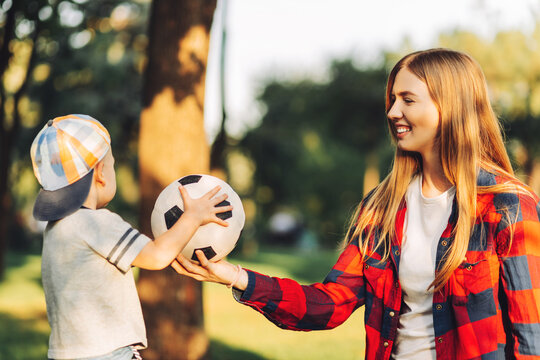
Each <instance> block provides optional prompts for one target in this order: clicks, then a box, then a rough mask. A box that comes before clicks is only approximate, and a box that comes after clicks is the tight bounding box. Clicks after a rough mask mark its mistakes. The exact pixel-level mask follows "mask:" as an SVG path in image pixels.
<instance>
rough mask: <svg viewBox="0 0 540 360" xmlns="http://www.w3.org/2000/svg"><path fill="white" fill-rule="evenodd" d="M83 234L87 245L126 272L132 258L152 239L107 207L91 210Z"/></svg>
mask: <svg viewBox="0 0 540 360" xmlns="http://www.w3.org/2000/svg"><path fill="white" fill-rule="evenodd" d="M81 218H83V219H84V220H83V221H82V224H81V229H80V231H81V234H86V235H83V237H84V240H85V241H86V243H87V244H88V246H89V247H90V248H91V249H92V250H94V251H95V252H96V253H98V254H99V255H101V256H103V257H104V258H106V259H107V261H109V262H110V263H111V264H113V265H114V266H116V267H117V268H118V269H119V270H120V271H122V272H124V273H125V272H127V271H128V270H129V269H130V267H131V264H132V263H133V260H135V258H136V257H137V255H139V253H140V252H141V250H142V249H143V248H144V247H145V246H146V244H148V242H149V241H151V239H150V238H149V237H147V236H146V235H144V234H141V233H140V232H139V231H138V230H137V229H135V228H133V227H132V226H131V225H130V224H129V223H128V222H126V221H124V220H123V219H122V218H121V217H120V216H119V215H118V214H115V213H113V212H111V211H109V210H107V209H98V210H88V211H85V216H83V217H81Z"/></svg>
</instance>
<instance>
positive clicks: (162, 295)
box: [138, 0, 216, 359]
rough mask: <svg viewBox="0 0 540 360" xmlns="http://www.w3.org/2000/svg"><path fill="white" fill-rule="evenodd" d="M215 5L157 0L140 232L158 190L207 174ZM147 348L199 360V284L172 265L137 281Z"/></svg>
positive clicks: (154, 354) (142, 147) (144, 118)
mask: <svg viewBox="0 0 540 360" xmlns="http://www.w3.org/2000/svg"><path fill="white" fill-rule="evenodd" d="M215 7H216V1H215V0H214V1H198V0H181V1H178V0H154V1H153V3H152V11H151V18H150V29H149V34H150V40H149V49H148V67H147V69H146V75H145V84H144V90H143V106H144V109H143V111H142V113H141V128H140V137H139V168H140V191H141V212H140V223H141V230H142V231H143V232H145V233H146V234H148V235H151V227H150V215H151V211H152V208H153V205H154V202H155V200H156V198H157V196H158V195H159V193H160V192H161V190H162V189H163V188H164V187H165V186H166V185H168V184H169V183H170V182H172V181H173V180H175V179H177V178H179V177H181V176H183V175H187V174H192V173H208V171H209V160H210V150H209V146H208V144H207V141H206V136H205V132H204V124H203V120H204V118H203V107H204V85H205V83H204V80H205V73H206V63H207V56H208V47H209V38H210V34H209V33H210V26H211V23H212V17H213V14H214V10H215ZM138 288H139V295H140V298H141V302H142V305H143V311H144V315H145V320H146V325H147V329H148V335H149V343H150V344H151V346H150V348H149V349H148V350H146V351H145V353H144V357H145V358H148V359H200V358H203V357H205V356H206V354H207V350H208V339H207V337H206V334H205V332H204V329H203V315H202V294H201V292H202V286H201V284H200V283H199V282H197V281H194V280H192V279H189V278H187V277H181V276H178V275H177V274H176V273H175V272H174V271H172V270H171V269H170V268H169V269H165V270H163V271H141V273H140V278H139V281H138Z"/></svg>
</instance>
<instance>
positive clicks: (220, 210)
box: [214, 205, 233, 214]
mask: <svg viewBox="0 0 540 360" xmlns="http://www.w3.org/2000/svg"><path fill="white" fill-rule="evenodd" d="M232 209H233V207H232V205H226V206H215V207H214V210H215V212H216V213H217V214H219V213H223V212H227V211H232Z"/></svg>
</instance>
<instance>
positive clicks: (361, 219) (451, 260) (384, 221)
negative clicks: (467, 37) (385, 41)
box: [347, 49, 515, 291]
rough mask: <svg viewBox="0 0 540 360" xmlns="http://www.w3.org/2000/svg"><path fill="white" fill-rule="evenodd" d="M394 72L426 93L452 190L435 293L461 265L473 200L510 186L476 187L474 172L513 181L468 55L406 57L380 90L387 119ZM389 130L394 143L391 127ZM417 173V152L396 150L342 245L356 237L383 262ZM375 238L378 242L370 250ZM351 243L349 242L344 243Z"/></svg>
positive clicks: (481, 80)
mask: <svg viewBox="0 0 540 360" xmlns="http://www.w3.org/2000/svg"><path fill="white" fill-rule="evenodd" d="M401 69H407V70H409V71H410V72H411V73H413V74H414V75H415V76H417V77H418V78H419V79H420V80H422V81H423V82H424V83H425V84H426V85H427V88H428V90H429V94H430V95H431V98H432V100H433V102H434V103H435V105H436V106H437V108H438V111H439V131H438V138H437V139H436V140H437V143H438V145H439V151H440V152H439V156H440V161H441V164H442V168H443V170H444V175H445V176H446V178H447V179H448V181H449V182H450V183H452V184H453V185H454V186H455V188H456V194H455V200H456V205H457V221H456V223H455V226H454V228H453V233H452V236H453V237H454V241H453V242H452V243H451V245H450V246H449V248H448V250H447V252H446V254H445V256H444V258H443V262H442V264H441V266H440V267H439V268H438V269H437V271H436V274H435V280H434V281H433V283H432V284H431V286H430V287H434V290H435V291H437V290H440V289H441V288H442V287H443V286H444V284H445V283H446V282H447V281H448V279H449V278H450V276H451V275H452V272H453V271H454V270H455V269H456V268H457V267H458V266H459V265H460V264H461V262H462V261H463V259H464V257H465V254H466V252H467V247H468V244H469V238H470V236H471V232H472V229H473V226H474V224H475V221H476V217H477V214H476V201H477V195H478V194H479V193H480V194H481V193H487V192H503V191H506V190H508V189H511V190H513V189H515V186H513V187H512V186H509V185H503V186H490V187H485V188H484V187H482V188H478V187H477V184H476V178H477V172H478V169H479V168H483V169H486V170H487V171H489V172H492V173H496V174H500V175H505V176H509V177H511V178H514V173H513V170H512V166H511V164H510V159H509V157H508V154H507V152H506V149H505V147H504V141H503V136H502V129H501V127H500V123H499V121H498V119H497V117H496V116H495V114H494V112H493V109H492V107H491V103H490V101H489V98H488V91H487V84H486V80H485V77H484V74H483V72H482V70H481V69H480V66H479V65H478V64H477V63H476V61H474V60H473V59H472V58H471V57H470V56H468V55H466V54H464V53H461V52H457V51H453V50H448V49H430V50H426V51H419V52H414V53H412V54H409V55H407V56H405V57H404V58H402V59H401V60H400V61H399V62H398V63H397V64H396V65H395V66H394V68H393V69H392V71H391V72H390V75H389V77H388V82H387V87H386V112H387V113H388V111H389V110H390V108H391V107H392V105H393V102H392V96H391V93H392V88H393V86H394V81H395V78H396V76H397V74H398V72H399V71H400V70H401ZM388 128H389V131H390V134H391V136H392V140H393V142H394V143H396V142H397V139H396V134H395V131H394V129H393V126H392V122H391V121H390V120H388ZM421 171H422V158H421V156H420V155H419V154H418V153H415V152H407V151H403V150H401V149H399V148H396V152H395V156H394V161H393V165H392V169H391V171H390V173H389V174H388V176H387V177H386V178H385V179H384V180H383V181H382V182H381V183H380V184H379V185H378V186H377V187H376V188H375V189H374V191H373V193H372V194H371V196H369V197H368V198H367V199H365V200H364V201H363V202H362V203H360V204H359V205H358V207H357V209H356V211H355V215H354V217H353V218H352V219H351V224H350V226H349V230H348V231H347V239H353V238H354V237H356V236H358V237H359V239H360V250H361V251H362V254H363V256H364V257H366V256H370V254H373V252H374V251H375V250H380V253H382V261H386V260H387V259H388V258H389V256H390V247H391V245H392V244H393V243H395V241H396V230H395V229H396V214H397V212H398V210H399V208H400V206H401V204H402V201H403V199H404V196H405V193H406V191H407V187H408V186H409V183H410V181H411V179H412V178H413V177H414V176H415V175H416V174H418V173H420V172H421ZM375 232H376V233H377V236H378V238H379V241H378V242H377V243H375V244H373V243H371V240H370V239H372V236H373V235H374V234H375ZM349 241H350V240H349Z"/></svg>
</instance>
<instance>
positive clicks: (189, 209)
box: [178, 185, 233, 226]
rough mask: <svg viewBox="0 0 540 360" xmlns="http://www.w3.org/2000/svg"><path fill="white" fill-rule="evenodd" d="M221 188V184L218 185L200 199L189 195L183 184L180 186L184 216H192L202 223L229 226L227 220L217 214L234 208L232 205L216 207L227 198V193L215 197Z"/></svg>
mask: <svg viewBox="0 0 540 360" xmlns="http://www.w3.org/2000/svg"><path fill="white" fill-rule="evenodd" d="M220 189H221V187H220V186H216V187H215V188H213V189H212V190H210V191H209V192H207V193H206V194H204V195H203V196H202V197H200V198H199V199H193V198H191V197H190V196H189V194H188V192H187V190H186V188H185V187H183V186H182V185H180V186H178V190H180V195H181V196H182V200H183V201H184V216H189V217H192V218H193V219H195V221H197V222H198V223H199V224H200V225H205V224H208V223H210V222H215V223H216V224H219V225H221V226H229V224H228V223H227V222H226V221H225V220H222V219H220V218H219V217H217V216H216V214H218V213H222V212H226V211H231V210H232V209H233V207H232V206H231V205H228V206H217V207H216V205H217V204H219V203H220V202H222V201H223V200H225V199H227V194H222V195H219V196H216V197H215V198H214V197H213V196H214V195H216V194H217V193H218V191H219V190H220Z"/></svg>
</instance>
